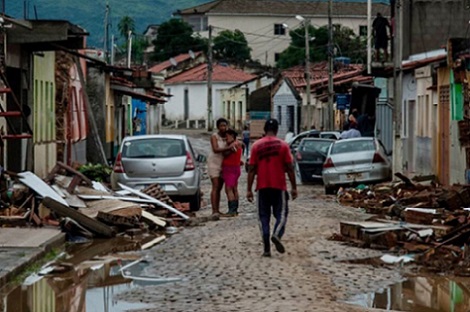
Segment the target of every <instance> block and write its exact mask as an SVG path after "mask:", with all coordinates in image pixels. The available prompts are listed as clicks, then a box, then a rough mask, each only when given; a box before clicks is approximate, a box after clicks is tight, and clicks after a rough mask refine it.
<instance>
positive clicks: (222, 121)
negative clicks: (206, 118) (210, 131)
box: [215, 118, 228, 128]
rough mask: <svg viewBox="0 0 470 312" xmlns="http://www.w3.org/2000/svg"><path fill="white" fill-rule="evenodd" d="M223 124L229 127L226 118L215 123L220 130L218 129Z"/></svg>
mask: <svg viewBox="0 0 470 312" xmlns="http://www.w3.org/2000/svg"><path fill="white" fill-rule="evenodd" d="M222 123H226V124H227V125H228V121H227V119H225V118H219V119H217V121H216V122H215V125H216V127H217V128H218V127H219V126H220V124H222Z"/></svg>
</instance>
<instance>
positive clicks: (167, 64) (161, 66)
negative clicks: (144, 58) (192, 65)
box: [149, 51, 202, 73]
mask: <svg viewBox="0 0 470 312" xmlns="http://www.w3.org/2000/svg"><path fill="white" fill-rule="evenodd" d="M201 54H202V52H200V51H199V52H194V58H197V57H199V56H200V55H201ZM191 58H192V57H191V54H189V53H184V54H180V55H177V56H175V57H173V59H174V60H175V61H176V63H181V62H184V61H187V60H190V59H191ZM172 66H173V64H171V62H170V60H167V61H164V62H161V63H158V64H157V65H155V66H153V67H151V68H150V69H149V71H150V72H152V73H159V72H161V71H164V70H165V69H168V68H170V67H172Z"/></svg>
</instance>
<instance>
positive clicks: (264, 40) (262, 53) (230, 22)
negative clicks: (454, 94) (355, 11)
mask: <svg viewBox="0 0 470 312" xmlns="http://www.w3.org/2000/svg"><path fill="white" fill-rule="evenodd" d="M366 13H367V12H366V11H364V16H357V17H349V16H348V17H346V16H341V15H338V14H334V15H333V24H341V25H342V26H345V27H349V28H351V29H352V30H353V31H354V32H355V33H356V34H359V26H367V17H366ZM299 14H302V12H299ZM208 22H209V25H212V26H213V27H214V31H213V36H217V32H219V31H222V30H224V29H230V30H235V29H238V30H240V31H241V32H243V33H244V34H245V37H246V39H247V41H248V45H249V46H250V47H251V49H252V51H251V57H252V59H253V60H259V61H260V62H261V63H262V64H265V65H274V64H275V59H274V58H275V54H276V53H281V52H282V51H284V50H285V49H286V48H287V47H288V46H289V43H290V36H289V29H286V34H285V35H274V24H286V25H288V26H289V28H290V29H295V28H298V27H303V26H302V25H300V22H299V21H298V20H297V19H295V16H292V17H286V16H249V15H245V16H240V15H233V16H214V15H210V16H209V19H208ZM311 24H312V26H315V27H321V26H326V25H328V19H327V17H326V16H324V17H313V18H311ZM200 34H201V36H203V37H207V36H208V33H207V31H206V32H200ZM250 34H251V35H250Z"/></svg>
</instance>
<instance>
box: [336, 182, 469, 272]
mask: <svg viewBox="0 0 470 312" xmlns="http://www.w3.org/2000/svg"><path fill="white" fill-rule="evenodd" d="M396 176H397V177H399V178H400V181H399V182H393V183H389V184H379V185H375V186H371V187H365V186H359V187H357V188H350V189H340V190H339V192H338V201H339V202H340V203H341V204H343V205H349V206H352V207H358V208H363V209H365V211H366V212H368V213H372V214H375V216H374V217H372V218H370V219H369V220H367V221H363V222H349V221H344V222H341V223H340V231H341V235H336V236H335V238H334V239H335V240H341V241H348V242H353V243H355V244H357V245H359V246H362V247H368V248H378V249H384V250H389V251H391V252H394V253H396V254H398V255H411V256H412V258H413V259H414V260H415V261H416V262H417V263H419V264H422V265H424V266H425V267H426V268H427V269H428V270H431V271H437V272H453V273H455V274H458V275H470V208H468V207H470V185H453V186H450V187H444V186H441V185H439V184H437V183H435V182H434V180H432V177H425V178H419V177H418V178H417V179H416V180H410V179H408V178H407V177H405V176H403V175H402V174H397V175H396ZM426 180H431V182H430V183H426V184H421V183H419V182H418V181H420V182H424V181H426ZM397 259H401V258H400V257H397ZM399 261H401V260H397V262H399Z"/></svg>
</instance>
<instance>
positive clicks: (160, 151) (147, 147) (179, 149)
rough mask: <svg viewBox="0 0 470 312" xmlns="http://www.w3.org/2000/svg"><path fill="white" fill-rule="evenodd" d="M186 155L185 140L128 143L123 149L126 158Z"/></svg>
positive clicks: (135, 141)
mask: <svg viewBox="0 0 470 312" xmlns="http://www.w3.org/2000/svg"><path fill="white" fill-rule="evenodd" d="M185 154H186V152H185V148H184V141H183V140H179V139H167V138H151V139H143V140H132V141H127V142H125V143H124V147H123V149H122V157H125V158H166V157H178V156H184V155H185Z"/></svg>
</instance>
